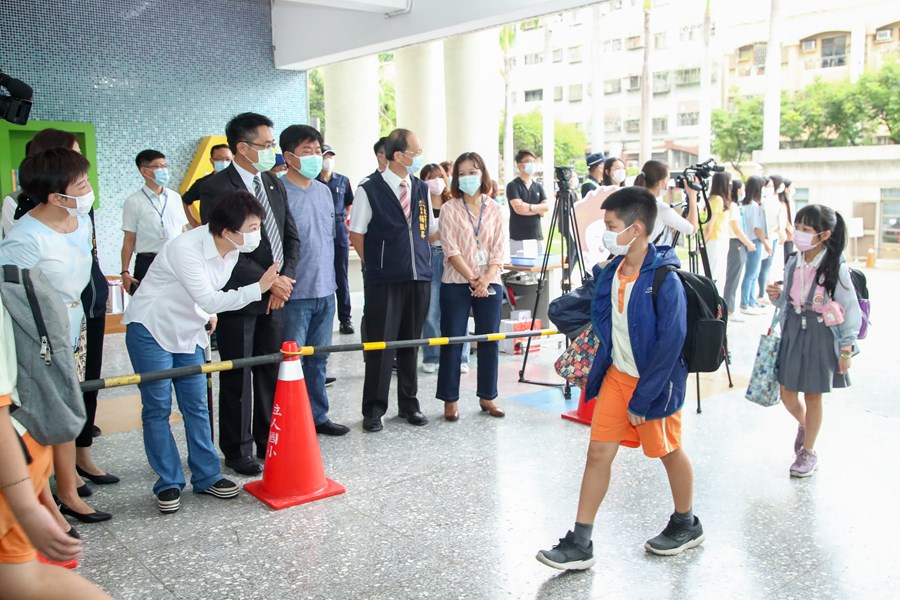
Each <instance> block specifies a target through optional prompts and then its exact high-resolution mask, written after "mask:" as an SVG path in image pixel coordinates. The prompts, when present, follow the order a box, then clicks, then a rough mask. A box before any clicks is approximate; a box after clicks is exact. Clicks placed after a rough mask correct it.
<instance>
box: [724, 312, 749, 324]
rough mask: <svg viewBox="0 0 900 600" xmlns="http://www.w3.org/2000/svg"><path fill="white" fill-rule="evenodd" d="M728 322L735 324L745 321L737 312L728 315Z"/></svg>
mask: <svg viewBox="0 0 900 600" xmlns="http://www.w3.org/2000/svg"><path fill="white" fill-rule="evenodd" d="M728 320H729V321H733V322H735V323H745V322H746V321H747V319H745V318H744V316H743V315H742V314H741V313H739V312H733V313H728Z"/></svg>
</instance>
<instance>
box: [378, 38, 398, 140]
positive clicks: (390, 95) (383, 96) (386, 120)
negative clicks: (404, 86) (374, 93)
mask: <svg viewBox="0 0 900 600" xmlns="http://www.w3.org/2000/svg"><path fill="white" fill-rule="evenodd" d="M378 62H379V79H380V83H381V89H380V91H379V94H378V120H379V122H380V123H381V135H387V134H389V133H390V132H391V131H393V130H394V129H396V127H397V101H396V88H395V87H394V78H393V77H391V75H390V67H391V66H392V65H391V64H390V63H392V62H394V53H393V52H382V53H381V54H379V55H378Z"/></svg>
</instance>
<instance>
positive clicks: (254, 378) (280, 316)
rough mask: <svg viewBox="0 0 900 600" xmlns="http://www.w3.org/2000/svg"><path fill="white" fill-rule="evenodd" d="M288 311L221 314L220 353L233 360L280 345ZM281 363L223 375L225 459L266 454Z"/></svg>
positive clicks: (221, 420)
mask: <svg viewBox="0 0 900 600" xmlns="http://www.w3.org/2000/svg"><path fill="white" fill-rule="evenodd" d="M283 329H284V311H283V310H274V311H272V312H271V313H270V314H268V315H265V314H262V315H254V314H244V313H236V312H225V313H221V314H219V324H218V326H217V327H216V333H217V334H218V343H219V356H221V358H222V360H233V359H235V358H245V357H249V356H258V355H260V354H272V353H273V352H278V351H279V350H280V349H281V342H282V330H283ZM277 381H278V365H277V364H273V365H260V366H257V367H252V368H249V367H248V368H245V369H234V370H232V371H223V372H222V373H221V374H220V375H219V448H220V449H221V450H222V454H224V455H225V458H226V459H238V458H241V457H245V456H252V455H253V454H252V453H253V443H254V442H256V455H257V456H259V457H262V456H265V455H266V443H267V441H268V438H269V425H270V423H271V420H272V404H273V403H274V401H275V385H276V383H277Z"/></svg>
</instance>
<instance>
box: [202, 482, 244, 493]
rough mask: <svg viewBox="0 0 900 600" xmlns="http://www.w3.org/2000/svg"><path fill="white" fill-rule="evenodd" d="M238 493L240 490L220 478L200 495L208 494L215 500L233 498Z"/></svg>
mask: <svg viewBox="0 0 900 600" xmlns="http://www.w3.org/2000/svg"><path fill="white" fill-rule="evenodd" d="M240 491H241V488H240V487H239V486H238V485H237V484H236V483H234V482H233V481H229V480H228V479H224V478H222V479H220V480H218V481H217V482H215V483H214V484H212V485H211V486H210V487H208V488H206V489H205V490H203V491H202V492H200V493H201V494H209V495H210V496H215V497H216V498H234V497H235V496H237V495H238V492H240Z"/></svg>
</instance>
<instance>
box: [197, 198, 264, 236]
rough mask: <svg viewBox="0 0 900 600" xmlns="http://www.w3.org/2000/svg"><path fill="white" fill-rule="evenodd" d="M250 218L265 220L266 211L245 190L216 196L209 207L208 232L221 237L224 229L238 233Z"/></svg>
mask: <svg viewBox="0 0 900 600" xmlns="http://www.w3.org/2000/svg"><path fill="white" fill-rule="evenodd" d="M251 216H257V217H259V220H260V221H263V220H264V219H265V218H266V211H265V209H264V208H263V206H262V204H260V203H259V200H257V199H256V196H254V195H253V194H251V193H250V192H248V191H247V190H236V191H233V192H226V193H224V194H222V195H221V196H217V197H216V198H215V199H214V200H213V201H212V204H211V205H210V207H209V213H208V214H207V222H208V224H209V232H210V233H211V234H213V235H219V236H221V235H222V232H223V231H225V230H226V229H229V230H231V231H240V229H241V227H243V226H244V221H246V220H247V217H251Z"/></svg>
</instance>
